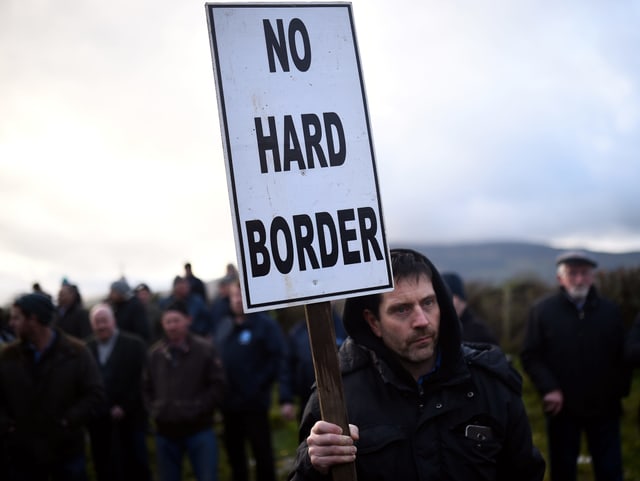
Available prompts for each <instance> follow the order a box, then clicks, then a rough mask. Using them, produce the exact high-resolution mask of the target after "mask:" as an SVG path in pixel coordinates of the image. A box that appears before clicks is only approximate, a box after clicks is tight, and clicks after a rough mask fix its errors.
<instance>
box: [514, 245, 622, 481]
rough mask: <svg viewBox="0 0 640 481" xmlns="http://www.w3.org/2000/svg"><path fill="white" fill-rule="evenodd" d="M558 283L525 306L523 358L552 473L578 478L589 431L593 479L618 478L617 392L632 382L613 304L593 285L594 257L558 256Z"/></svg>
mask: <svg viewBox="0 0 640 481" xmlns="http://www.w3.org/2000/svg"><path fill="white" fill-rule="evenodd" d="M556 265H557V279H558V283H559V289H558V290H557V291H556V292H555V293H553V294H551V295H549V296H548V297H546V298H544V299H542V300H539V301H537V302H536V303H535V304H534V305H533V307H532V308H531V309H530V311H529V319H528V324H527V331H526V335H525V339H524V344H523V350H522V364H523V367H524V369H525V371H526V372H527V373H528V375H529V376H530V378H531V380H532V381H533V383H534V385H535V386H536V388H537V390H538V391H539V392H540V395H541V396H542V407H543V409H544V411H545V415H546V418H547V434H548V441H549V464H550V469H551V480H552V481H575V479H576V462H577V458H578V455H579V454H580V445H581V436H582V433H584V434H585V435H586V438H587V446H588V448H589V453H590V455H591V458H592V461H593V470H594V473H595V479H596V481H622V455H621V447H620V414H621V398H622V397H623V396H625V395H626V394H627V393H628V390H629V371H628V368H627V367H626V366H625V364H624V359H623V351H624V349H623V348H624V339H625V332H624V325H623V321H622V317H621V314H620V311H619V308H618V306H616V305H615V304H614V303H612V302H611V301H608V300H607V299H604V298H602V297H600V296H599V295H598V292H597V290H596V288H595V287H594V285H593V282H594V276H595V274H594V271H595V268H596V267H597V263H596V261H595V260H594V259H593V258H592V257H591V256H590V255H588V254H587V253H585V252H581V251H571V252H565V253H563V254H561V255H560V256H558V258H557V259H556Z"/></svg>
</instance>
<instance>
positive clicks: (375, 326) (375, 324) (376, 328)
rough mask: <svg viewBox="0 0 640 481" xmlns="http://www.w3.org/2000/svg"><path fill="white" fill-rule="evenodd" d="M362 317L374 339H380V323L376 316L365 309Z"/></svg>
mask: <svg viewBox="0 0 640 481" xmlns="http://www.w3.org/2000/svg"><path fill="white" fill-rule="evenodd" d="M362 317H364V320H365V321H367V324H369V327H370V328H371V331H373V334H374V335H375V336H376V337H382V331H380V321H379V320H378V318H377V317H376V315H375V314H374V313H373V312H371V311H370V310H369V309H365V310H364V311H363V312H362Z"/></svg>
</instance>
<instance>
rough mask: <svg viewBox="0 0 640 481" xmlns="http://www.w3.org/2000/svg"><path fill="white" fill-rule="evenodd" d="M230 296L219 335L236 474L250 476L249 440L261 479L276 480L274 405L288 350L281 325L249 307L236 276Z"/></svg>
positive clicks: (227, 434) (228, 443) (239, 480)
mask: <svg viewBox="0 0 640 481" xmlns="http://www.w3.org/2000/svg"><path fill="white" fill-rule="evenodd" d="M229 301H230V308H231V316H227V317H225V318H224V319H222V320H221V321H220V323H219V324H218V326H217V328H216V331H215V333H214V340H215V343H216V345H217V346H218V347H219V349H220V354H221V357H222V364H223V366H224V369H225V373H226V377H227V382H228V392H227V397H226V399H225V402H224V406H223V410H222V414H223V418H224V443H225V447H226V450H227V455H228V458H229V464H230V465H231V471H232V478H233V480H234V481H248V479H249V469H248V459H247V453H246V450H245V442H246V441H247V440H248V441H249V444H250V445H251V450H252V452H253V456H254V458H255V460H256V480H257V481H275V462H274V457H273V446H272V440H271V427H270V425H269V406H270V404H271V393H272V389H273V384H274V382H275V381H276V380H277V378H278V372H279V368H280V364H281V362H282V356H283V353H284V339H283V335H282V331H281V329H280V326H279V325H278V324H277V323H276V321H275V320H274V319H273V318H272V317H270V316H269V315H267V314H266V313H262V312H259V313H253V314H245V313H244V310H243V307H242V296H241V292H240V284H239V283H238V282H237V281H236V282H234V283H233V285H232V286H231V288H230V293H229Z"/></svg>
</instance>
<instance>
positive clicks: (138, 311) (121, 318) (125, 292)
mask: <svg viewBox="0 0 640 481" xmlns="http://www.w3.org/2000/svg"><path fill="white" fill-rule="evenodd" d="M108 301H109V304H110V305H111V308H112V309H113V313H114V314H115V316H116V322H117V324H118V329H120V330H121V331H123V332H128V333H130V334H135V335H136V336H139V337H140V338H141V339H142V340H144V341H145V342H147V343H148V342H149V340H150V338H151V336H150V334H149V321H148V320H147V311H146V310H145V308H144V306H143V305H142V302H140V300H139V299H138V298H137V297H136V296H134V295H133V291H132V290H131V288H130V287H129V283H128V282H127V280H126V279H125V278H124V277H121V278H120V279H118V280H117V281H115V282H113V283H112V284H111V288H110V291H109V297H108Z"/></svg>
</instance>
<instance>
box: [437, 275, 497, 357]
mask: <svg viewBox="0 0 640 481" xmlns="http://www.w3.org/2000/svg"><path fill="white" fill-rule="evenodd" d="M442 278H443V279H444V281H445V283H446V284H447V287H448V288H449V292H450V293H451V297H452V301H453V307H454V308H455V310H456V313H457V314H458V319H460V324H461V325H462V341H463V342H479V343H489V344H496V345H497V344H498V338H497V337H496V336H495V335H494V334H493V332H491V329H489V326H487V324H486V323H485V321H484V320H482V319H480V318H479V317H478V316H476V314H475V313H474V312H473V311H472V310H471V308H470V307H469V305H468V303H467V293H466V291H465V288H464V283H463V282H462V278H461V277H460V276H459V275H458V274H456V273H455V272H445V273H443V274H442Z"/></svg>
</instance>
